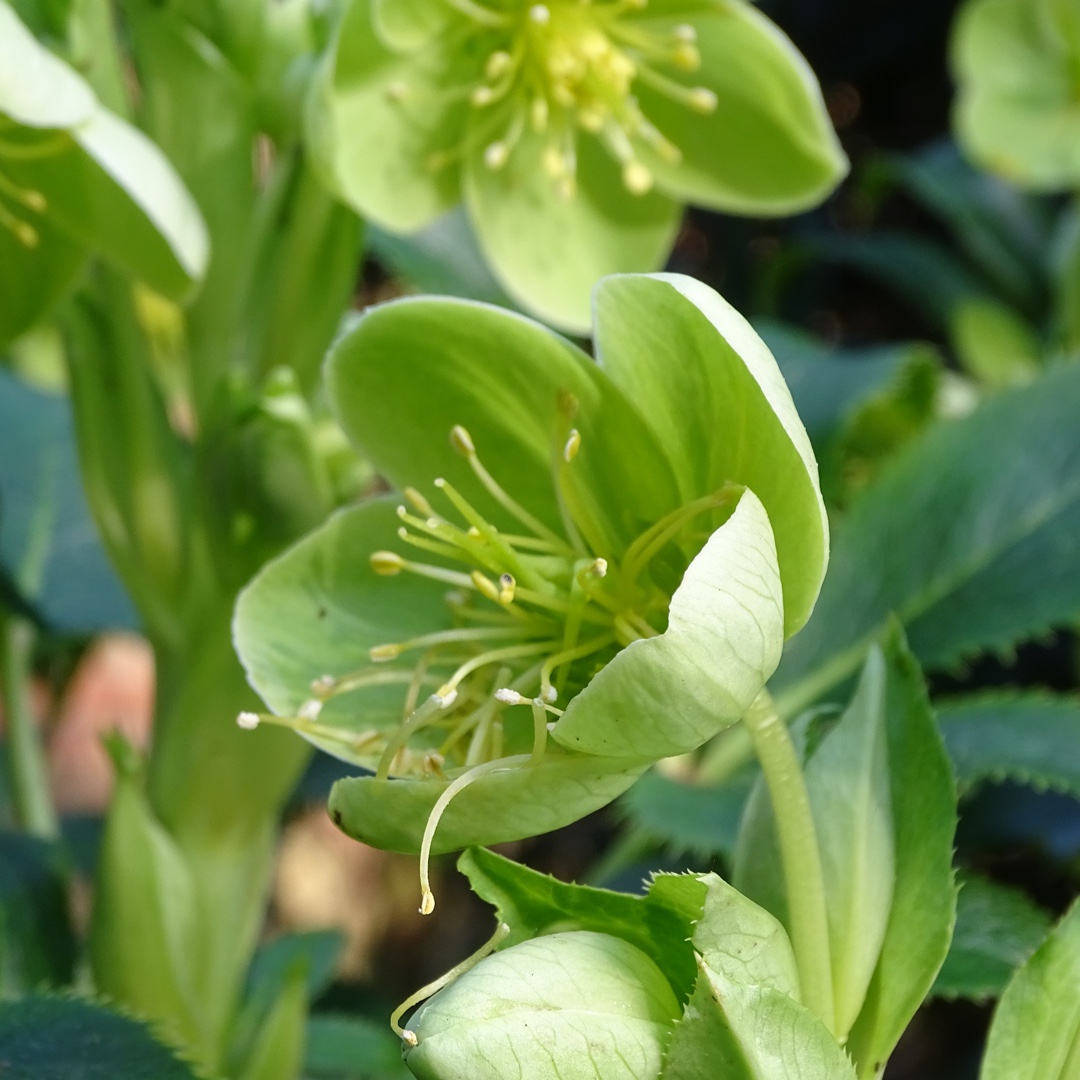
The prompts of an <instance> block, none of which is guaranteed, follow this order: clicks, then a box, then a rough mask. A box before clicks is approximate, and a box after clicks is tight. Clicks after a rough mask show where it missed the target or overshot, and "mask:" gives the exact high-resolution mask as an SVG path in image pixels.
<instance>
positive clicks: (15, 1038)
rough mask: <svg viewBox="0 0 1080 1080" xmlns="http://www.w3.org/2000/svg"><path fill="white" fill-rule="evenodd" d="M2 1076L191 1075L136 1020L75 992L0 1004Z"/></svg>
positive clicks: (182, 1078)
mask: <svg viewBox="0 0 1080 1080" xmlns="http://www.w3.org/2000/svg"><path fill="white" fill-rule="evenodd" d="M0 1067H2V1075H3V1077H4V1080H117V1078H118V1077H123V1078H124V1080H196V1073H195V1072H194V1071H193V1070H192V1068H191V1066H189V1065H188V1064H186V1063H185V1062H183V1061H181V1060H180V1059H179V1058H178V1057H177V1056H176V1055H175V1054H174V1053H173V1051H172V1050H170V1049H169V1048H167V1047H166V1046H164V1045H162V1044H161V1043H160V1042H158V1041H157V1039H156V1038H155V1037H154V1036H153V1035H152V1034H151V1031H150V1029H149V1028H148V1027H147V1026H146V1025H145V1024H142V1023H140V1022H139V1021H137V1020H134V1019H132V1018H131V1017H129V1016H123V1015H121V1014H120V1013H117V1012H113V1011H112V1010H110V1009H107V1008H105V1007H104V1006H103V1005H98V1004H95V1003H94V1002H90V1001H80V1000H78V999H76V998H51V997H42V996H38V997H30V998H26V999H24V1000H22V1001H16V1002H11V1003H8V1004H4V1005H0Z"/></svg>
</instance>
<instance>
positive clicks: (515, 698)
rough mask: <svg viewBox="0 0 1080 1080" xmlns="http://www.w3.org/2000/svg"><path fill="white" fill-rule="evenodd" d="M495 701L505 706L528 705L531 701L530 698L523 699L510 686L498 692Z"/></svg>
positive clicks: (503, 687) (501, 688)
mask: <svg viewBox="0 0 1080 1080" xmlns="http://www.w3.org/2000/svg"><path fill="white" fill-rule="evenodd" d="M495 700H496V701H501V702H502V703H503V704H504V705H527V704H528V701H529V699H528V698H526V697H523V696H522V695H521V694H519V693H518V692H517V691H516V690H512V689H511V688H510V687H509V686H502V687H500V688H499V689H498V690H496V691H495Z"/></svg>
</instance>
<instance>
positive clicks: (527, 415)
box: [326, 297, 678, 557]
mask: <svg viewBox="0 0 1080 1080" xmlns="http://www.w3.org/2000/svg"><path fill="white" fill-rule="evenodd" d="M326 371H327V383H328V387H329V393H330V398H331V401H332V403H333V405H334V408H335V410H336V412H337V415H338V419H339V421H340V422H341V425H342V427H343V428H344V429H345V431H346V433H347V434H348V435H349V437H350V438H351V439H352V441H353V442H354V443H355V444H356V446H357V448H358V449H359V450H360V452H361V453H362V454H363V455H364V456H365V457H367V458H368V459H370V460H371V461H372V463H373V464H374V465H375V467H376V468H377V469H378V470H379V472H381V473H382V474H383V475H384V476H385V477H386V478H387V479H388V480H389V481H390V483H391V484H392V485H393V486H394V487H395V488H397V489H398V490H399V491H400V490H402V489H403V488H404V487H406V486H407V485H412V486H414V487H416V488H418V489H419V490H421V491H422V492H424V493H425V494H430V492H431V484H432V482H433V481H434V480H435V479H436V478H437V477H444V478H445V479H446V480H448V481H449V482H450V483H452V484H453V485H454V486H455V487H456V488H457V489H458V490H459V491H460V492H461V493H462V494H463V495H465V497H466V498H467V499H468V500H469V501H470V502H471V503H472V504H473V505H474V506H475V507H476V508H477V510H479V511H480V512H481V513H482V514H484V515H485V516H486V517H487V518H488V520H490V521H491V522H493V523H494V524H495V525H496V526H498V527H500V528H507V529H508V530H509V531H514V528H513V526H514V525H515V522H514V520H513V519H512V518H510V517H508V515H507V514H506V512H505V511H504V510H502V509H501V508H500V507H499V506H498V504H497V503H495V501H494V500H493V499H492V498H491V496H490V495H488V494H487V492H486V491H485V490H484V489H483V487H482V486H481V485H480V483H479V481H478V480H477V479H476V477H475V476H474V475H473V473H472V471H471V469H470V468H469V466H468V464H467V462H466V461H465V459H464V458H462V457H459V456H458V455H457V454H455V453H454V452H453V450H452V449H451V446H450V442H449V436H450V430H451V428H452V427H453V426H454V425H455V424H461V425H464V427H465V428H466V429H467V430H468V431H469V433H470V434H471V436H472V439H473V442H474V443H475V445H476V450H477V453H478V455H479V457H480V459H481V461H483V462H484V463H485V465H486V466H487V468H488V470H489V471H490V472H491V473H492V474H493V475H494V477H495V479H496V480H498V481H501V482H502V483H504V485H505V486H506V487H507V488H508V489H509V491H510V494H511V495H512V496H513V497H514V498H515V499H516V500H517V501H518V502H519V503H521V505H522V506H524V507H525V508H526V509H527V510H529V511H530V512H532V513H533V514H535V515H536V516H537V517H539V518H540V519H541V520H542V521H543V522H545V523H546V524H547V525H549V526H550V527H552V528H554V529H555V530H556V531H558V532H561V531H562V525H561V519H560V515H559V511H558V504H557V502H556V494H555V485H554V481H553V476H552V458H553V456H554V455H555V454H557V453H558V452H560V451H561V450H562V440H563V439H565V437H566V436H565V433H566V431H567V430H568V429H569V427H570V426H571V425H572V426H573V427H576V428H577V429H578V430H579V431H580V433H581V437H582V442H581V449H580V452H579V453H578V456H577V457H576V458H575V459H574V464H573V472H574V478H575V480H576V481H577V485H576V486H577V489H578V490H579V491H580V494H581V497H582V498H583V500H585V501H586V502H587V503H589V504H590V509H591V510H592V511H593V512H594V513H595V515H596V516H597V517H598V518H599V520H600V521H601V523H602V524H601V528H602V530H603V532H604V533H605V535H606V537H607V540H608V542H609V544H610V545H611V547H612V550H611V551H607V552H605V551H597V552H594V554H597V555H603V556H605V557H609V556H611V555H616V556H617V555H619V554H620V553H621V551H622V549H623V547H624V546H625V545H626V544H627V543H628V542H629V541H630V540H632V539H633V538H634V537H635V536H637V535H638V533H640V532H641V530H642V529H643V528H645V527H646V526H647V525H649V524H651V523H653V522H654V521H656V520H658V519H659V518H660V517H662V516H663V515H664V514H665V513H668V512H669V511H671V510H673V509H675V507H676V506H678V498H677V496H678V492H677V489H676V487H675V481H674V477H673V475H672V471H671V468H670V466H669V464H668V459H667V455H666V454H665V453H664V450H663V446H662V443H661V442H660V441H659V440H658V438H657V437H656V436H655V435H654V434H653V432H652V431H651V430H650V429H649V427H648V426H647V425H646V424H645V422H644V421H643V420H642V418H641V407H640V406H635V405H634V404H631V403H630V402H628V401H627V400H626V399H625V397H624V396H623V394H622V393H621V392H620V391H619V389H618V387H616V386H614V385H613V384H612V381H611V379H610V378H609V377H608V376H607V375H606V374H605V372H604V371H603V369H602V368H600V367H598V366H597V365H596V364H595V363H594V362H593V361H592V360H590V359H589V357H588V356H586V355H585V353H583V352H582V351H581V350H580V349H578V348H577V347H576V346H574V345H572V344H571V343H570V342H568V341H566V340H565V339H564V338H562V337H559V336H558V335H557V334H554V333H552V332H551V331H550V330H548V329H546V328H545V327H543V326H541V325H540V324H538V323H536V322H533V321H532V320H530V319H527V318H524V317H523V316H521V315H517V314H514V313H513V312H508V311H505V310H504V309H502V308H497V307H494V306H491V305H488V304H480V303H475V302H472V301H467V300H457V299H451V298H442V297H434V298H430V297H419V298H415V299H405V300H398V301H394V302H391V303H388V304H383V305H380V306H379V307H377V308H374V309H372V310H370V311H368V312H367V313H366V314H365V315H364V316H363V317H362V318H361V319H360V321H359V322H358V323H357V325H356V327H355V328H354V329H353V330H352V331H350V332H349V333H348V334H347V335H346V336H344V337H343V338H342V339H341V340H340V341H339V342H338V343H337V344H336V345H335V346H334V348H333V350H332V351H331V354H330V358H329V360H328V363H327V369H326ZM569 398H572V399H573V403H571V411H570V412H567V411H566V408H567V403H568V399H569ZM571 413H572V415H571ZM560 430H561V431H562V432H563V434H562V438H561V439H560V437H559V432H560Z"/></svg>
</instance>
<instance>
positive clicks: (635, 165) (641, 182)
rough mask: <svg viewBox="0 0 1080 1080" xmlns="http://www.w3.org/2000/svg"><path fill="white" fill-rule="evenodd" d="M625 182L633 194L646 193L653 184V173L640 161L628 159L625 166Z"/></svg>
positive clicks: (627, 188)
mask: <svg viewBox="0 0 1080 1080" xmlns="http://www.w3.org/2000/svg"><path fill="white" fill-rule="evenodd" d="M622 177H623V183H624V184H625V185H626V190H627V191H629V192H630V194H631V195H644V194H645V193H646V192H648V191H649V190H650V189H651V188H652V186H653V174H652V172H651V171H650V170H649V168H648V166H647V165H642V163H641V162H640V161H628V162H627V163H626V164H625V165H624V166H623V174H622Z"/></svg>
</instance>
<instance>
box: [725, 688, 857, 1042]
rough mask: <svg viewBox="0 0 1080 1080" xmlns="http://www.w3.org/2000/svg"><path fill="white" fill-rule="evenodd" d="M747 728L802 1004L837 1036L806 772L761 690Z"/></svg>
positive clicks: (822, 882) (825, 918)
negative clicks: (766, 807) (772, 821)
mask: <svg viewBox="0 0 1080 1080" xmlns="http://www.w3.org/2000/svg"><path fill="white" fill-rule="evenodd" d="M743 724H744V725H745V727H746V730H747V731H748V732H749V733H750V737H751V739H752V740H753V743H754V750H755V752H756V753H757V757H758V761H759V762H760V763H761V769H762V772H763V773H764V774H765V783H766V784H767V785H768V788H769V797H770V799H771V800H772V806H773V814H774V816H775V818H776V831H777V835H778V837H779V840H780V858H781V861H782V863H783V866H784V883H785V887H786V891H787V899H788V921H789V924H790V925H789V929H790V931H791V944H792V948H793V949H794V952H795V962H796V964H797V965H798V968H799V981H800V983H801V985H802V993H803V1004H804V1005H806V1006H807V1008H809V1009H811V1010H812V1011H813V1012H815V1013H816V1014H817V1015H818V1016H819V1017H820V1018H821V1020H822V1021H823V1023H824V1024H825V1026H826V1027H827V1028H828V1029H829V1030H830V1031H834V1030H835V1023H836V1017H835V1011H834V1008H833V985H832V958H831V954H830V951H829V921H828V914H827V910H826V905H825V877H824V874H823V872H822V868H821V853H820V851H819V849H818V841H817V830H816V829H815V828H814V817H813V812H812V811H811V808H810V797H809V795H808V793H807V790H806V783H805V781H804V779H803V772H802V768H801V766H800V765H799V758H798V755H797V753H796V751H795V745H794V743H792V741H791V736H790V734H789V733H788V729H787V725H786V724H785V723H784V721H783V720H781V719H780V716H779V714H778V713H777V711H776V708H775V706H774V705H773V701H772V698H771V697H769V694H768V691H766V690H762V692H761V693H760V694H759V695H758V696H757V698H756V700H755V701H754V704H753V705H751V706H750V710H749V712H747V714H746V715H745V716H744V717H743Z"/></svg>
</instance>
